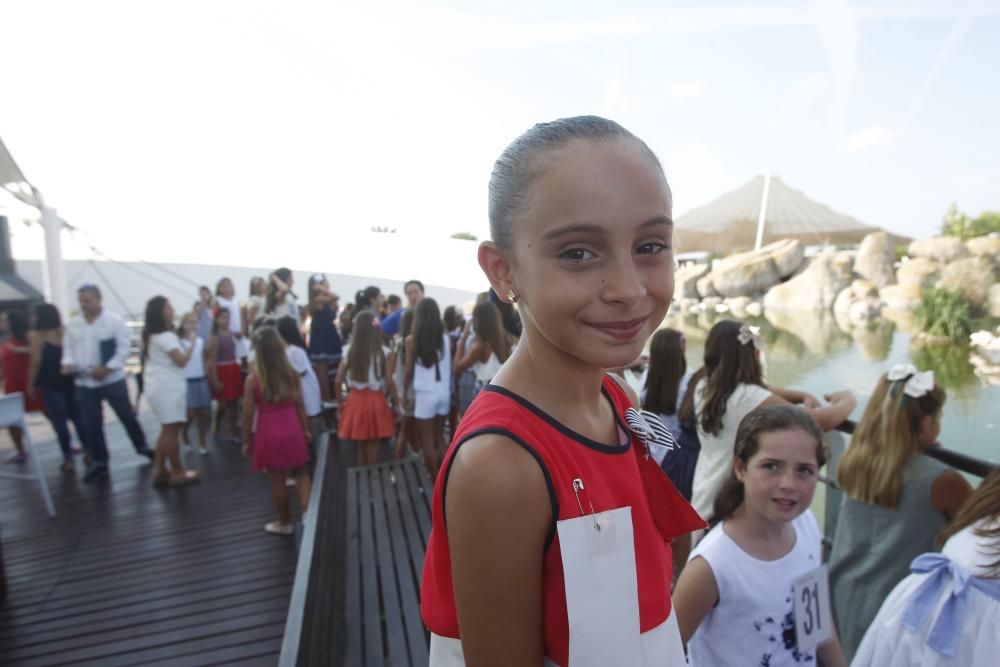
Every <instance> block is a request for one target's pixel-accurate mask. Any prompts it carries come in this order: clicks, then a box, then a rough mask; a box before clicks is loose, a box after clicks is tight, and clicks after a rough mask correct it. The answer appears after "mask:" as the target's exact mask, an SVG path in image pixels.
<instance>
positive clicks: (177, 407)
mask: <svg viewBox="0 0 1000 667" xmlns="http://www.w3.org/2000/svg"><path fill="white" fill-rule="evenodd" d="M173 322H174V309H173V306H171V305H170V302H169V301H167V299H166V297H162V296H154V297H153V298H152V299H150V300H149V301H148V302H147V303H146V322H145V327H144V328H143V330H142V340H143V347H144V349H145V356H146V364H145V368H144V375H145V378H144V379H145V393H146V401H147V402H148V403H149V406H150V408H152V410H153V414H154V415H156V419H157V421H159V422H160V425H161V427H162V428H161V430H160V436H159V437H158V438H157V439H156V454H155V456H154V458H153V462H154V464H155V466H156V470H155V472H154V476H153V485H154V486H166V485H170V486H180V485H183V484H188V483H190V482H194V481H197V480H198V473H197V472H195V471H194V470H186V469H185V468H184V464H183V463H182V462H181V456H180V434H181V429H183V428H184V424H185V423H187V379H186V377H185V372H184V367H185V366H187V363H188V361H190V359H191V355H192V353H193V352H194V350H195V345H194V344H193V343H192V344H191V345H190V346H188V347H187V348H186V349H185V348H183V347H182V346H181V341H180V338H178V336H177V334H176V333H175V332H174V328H173ZM190 337H191V338H193V337H194V333H193V332H191V333H190ZM189 340H190V338H189ZM167 461H169V462H170V468H169V470H168V469H167V465H166V464H167Z"/></svg>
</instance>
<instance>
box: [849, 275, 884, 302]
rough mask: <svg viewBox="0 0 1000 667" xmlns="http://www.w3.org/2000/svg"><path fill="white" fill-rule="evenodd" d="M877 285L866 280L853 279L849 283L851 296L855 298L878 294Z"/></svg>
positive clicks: (865, 297) (866, 297)
mask: <svg viewBox="0 0 1000 667" xmlns="http://www.w3.org/2000/svg"><path fill="white" fill-rule="evenodd" d="M879 287H880V286H879V285H875V284H874V283H871V282H869V281H867V280H855V281H854V282H853V283H851V296H853V297H854V298H855V299H868V298H871V297H877V296H878V288H879Z"/></svg>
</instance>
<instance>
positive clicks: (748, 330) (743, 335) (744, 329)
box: [736, 324, 764, 350]
mask: <svg viewBox="0 0 1000 667" xmlns="http://www.w3.org/2000/svg"><path fill="white" fill-rule="evenodd" d="M736 340H738V341H740V345H746V344H747V343H753V346H754V347H755V348H757V349H758V350H763V349H764V341H763V340H761V337H760V327H755V326H751V325H749V324H744V325H743V326H741V327H740V332H739V333H738V334H736Z"/></svg>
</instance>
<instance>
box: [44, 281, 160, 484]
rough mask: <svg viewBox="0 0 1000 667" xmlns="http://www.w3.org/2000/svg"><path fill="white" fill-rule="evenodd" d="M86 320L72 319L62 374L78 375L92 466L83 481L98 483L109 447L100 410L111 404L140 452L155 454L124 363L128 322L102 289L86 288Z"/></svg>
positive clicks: (83, 289) (83, 297)
mask: <svg viewBox="0 0 1000 667" xmlns="http://www.w3.org/2000/svg"><path fill="white" fill-rule="evenodd" d="M77 298H78V299H79V301H80V311H81V312H82V316H77V317H74V318H72V319H70V321H69V323H68V324H67V326H66V335H65V338H64V340H63V353H62V366H63V372H64V373H67V374H71V375H75V376H76V393H75V398H76V402H77V406H78V407H79V410H80V418H81V419H82V421H83V428H84V431H85V433H84V434H83V442H84V446H85V447H86V449H87V453H89V454H90V460H91V467H90V470H88V471H87V474H86V475H85V476H84V478H83V480H84V481H85V482H93V481H96V480H98V479H100V478H102V477H105V476H107V474H108V447H107V443H106V442H105V440H104V419H103V413H102V410H101V405H102V402H103V401H107V402H108V404H109V405H110V406H111V409H112V410H114V412H115V414H116V415H117V416H118V420H119V421H120V422H121V423H122V426H124V427H125V430H126V431H127V432H128V437H129V439H130V440H131V441H132V446H133V447H135V451H136V452H137V453H139V454H141V455H143V456H145V457H147V458H148V459H149V460H151V461H152V460H153V450H152V449H150V448H149V445H148V444H146V436H145V434H144V433H143V432H142V427H140V426H139V421H138V420H137V419H136V417H135V412H134V411H133V410H132V404H131V403H130V402H129V396H128V387H127V386H126V384H125V360H126V359H127V358H128V353H129V349H130V348H131V345H132V341H131V336H130V335H129V330H128V327H127V326H126V325H125V321H124V320H122V318H120V317H119V316H117V315H115V314H114V313H111V312H108V311H107V310H105V309H104V308H103V307H102V306H101V290H100V289H98V288H97V286H96V285H84V286H83V287H81V288H80V289H79V290H77Z"/></svg>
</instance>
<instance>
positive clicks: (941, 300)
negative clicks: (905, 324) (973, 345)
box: [916, 288, 972, 341]
mask: <svg viewBox="0 0 1000 667" xmlns="http://www.w3.org/2000/svg"><path fill="white" fill-rule="evenodd" d="M916 314H917V326H918V327H920V329H921V330H922V331H923V332H924V333H927V334H930V335H931V336H944V337H947V338H950V339H952V340H955V341H966V340H968V338H969V334H970V333H972V309H971V308H970V306H969V302H968V301H966V299H965V297H964V296H962V295H961V294H959V293H957V292H950V291H948V290H945V289H937V288H932V289H926V290H924V293H923V294H922V295H921V297H920V304H919V305H918V306H917V313H916Z"/></svg>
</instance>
